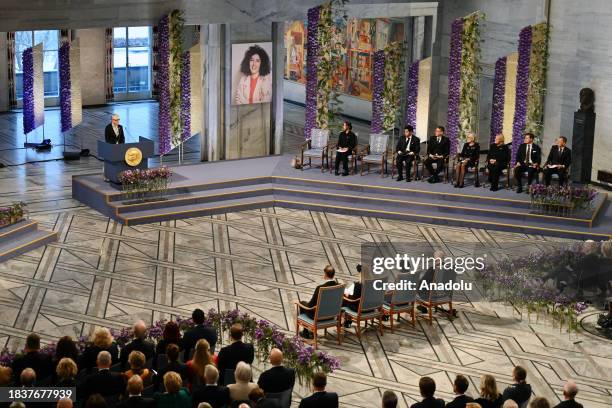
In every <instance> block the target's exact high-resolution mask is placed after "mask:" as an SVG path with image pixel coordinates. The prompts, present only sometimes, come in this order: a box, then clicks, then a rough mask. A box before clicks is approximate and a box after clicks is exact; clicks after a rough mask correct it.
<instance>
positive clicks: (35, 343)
mask: <svg viewBox="0 0 612 408" xmlns="http://www.w3.org/2000/svg"><path fill="white" fill-rule="evenodd" d="M24 352H25V353H24V354H22V355H19V356H17V357H15V359H14V360H13V363H12V365H11V368H12V369H13V381H14V382H15V385H16V386H20V385H21V380H20V375H21V372H22V371H23V370H25V369H26V368H28V367H29V368H31V369H33V370H34V372H35V373H36V377H37V378H38V379H39V380H41V381H42V380H44V379H46V378H47V377H49V376H50V375H51V374H53V363H52V361H51V358H50V357H49V356H47V355H46V354H43V353H41V352H40V337H39V336H38V334H36V333H30V334H29V335H28V337H27V338H26V345H25V349H24Z"/></svg>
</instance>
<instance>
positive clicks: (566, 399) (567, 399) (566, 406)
mask: <svg viewBox="0 0 612 408" xmlns="http://www.w3.org/2000/svg"><path fill="white" fill-rule="evenodd" d="M577 394H578V386H576V383H575V382H573V381H568V382H566V383H565V385H564V386H563V402H560V403H558V404H557V405H555V408H582V404H580V403H578V402H576V395H577Z"/></svg>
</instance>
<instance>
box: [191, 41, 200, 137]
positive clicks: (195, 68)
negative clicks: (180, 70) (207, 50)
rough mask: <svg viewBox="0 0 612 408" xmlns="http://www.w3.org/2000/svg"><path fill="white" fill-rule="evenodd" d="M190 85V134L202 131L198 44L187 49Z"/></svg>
mask: <svg viewBox="0 0 612 408" xmlns="http://www.w3.org/2000/svg"><path fill="white" fill-rule="evenodd" d="M189 55H190V63H189V66H190V68H191V70H190V73H189V75H190V78H191V80H190V83H189V85H190V87H191V107H190V108H191V136H195V135H197V134H198V133H202V56H201V54H200V44H196V45H194V46H193V47H191V48H190V49H189Z"/></svg>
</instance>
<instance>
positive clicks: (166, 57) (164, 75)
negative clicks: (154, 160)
mask: <svg viewBox="0 0 612 408" xmlns="http://www.w3.org/2000/svg"><path fill="white" fill-rule="evenodd" d="M158 30H159V67H158V70H157V80H158V85H159V112H158V122H159V124H158V132H159V154H161V155H164V154H166V153H168V152H170V150H172V135H171V132H170V65H169V62H170V31H169V26H168V16H164V17H163V18H162V19H161V20H160V22H159V27H158Z"/></svg>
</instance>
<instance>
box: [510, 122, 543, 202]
mask: <svg viewBox="0 0 612 408" xmlns="http://www.w3.org/2000/svg"><path fill="white" fill-rule="evenodd" d="M533 139H534V135H533V133H530V132H527V133H525V139H524V140H523V142H524V143H523V144H521V145H520V146H519V148H518V151H517V153H516V163H515V165H514V178H515V179H516V185H517V188H516V192H517V193H518V194H520V193H522V192H523V180H522V178H523V173H525V172H527V187H529V186H530V185H531V182H532V181H533V177H534V176H536V179H537V175H538V171H540V162H541V161H542V150H541V149H540V146H538V145H537V144H535V143H533ZM528 189H529V188H528Z"/></svg>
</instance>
